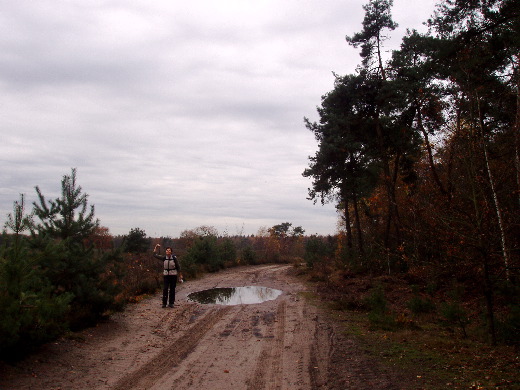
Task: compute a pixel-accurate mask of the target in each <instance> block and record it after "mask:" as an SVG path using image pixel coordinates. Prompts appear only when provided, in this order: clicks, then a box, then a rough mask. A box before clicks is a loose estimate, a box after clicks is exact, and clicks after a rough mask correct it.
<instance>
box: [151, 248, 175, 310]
mask: <svg viewBox="0 0 520 390" xmlns="http://www.w3.org/2000/svg"><path fill="white" fill-rule="evenodd" d="M157 248H159V250H160V248H161V245H159V244H157V245H155V247H154V248H153V257H155V258H156V259H159V260H162V262H163V269H164V271H163V275H164V287H163V297H162V307H166V305H167V304H168V299H169V307H173V305H174V304H175V287H177V277H179V278H180V279H181V280H182V274H181V267H180V265H179V261H178V260H177V256H175V255H174V254H173V251H172V248H171V247H166V255H161V254H158V253H157Z"/></svg>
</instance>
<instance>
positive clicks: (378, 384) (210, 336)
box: [0, 265, 404, 390]
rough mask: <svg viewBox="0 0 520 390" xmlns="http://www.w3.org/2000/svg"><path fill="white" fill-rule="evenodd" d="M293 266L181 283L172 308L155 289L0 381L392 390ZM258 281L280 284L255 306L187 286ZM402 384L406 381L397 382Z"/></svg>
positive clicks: (16, 385)
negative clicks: (200, 297)
mask: <svg viewBox="0 0 520 390" xmlns="http://www.w3.org/2000/svg"><path fill="white" fill-rule="evenodd" d="M291 269H292V267H291V266H288V265H262V266H255V267H240V268H236V269H231V270H227V271H224V272H220V273H217V274H212V275H208V276H206V277H204V278H203V279H200V280H196V281H192V282H186V283H184V284H180V285H179V286H178V288H177V304H176V307H175V308H174V309H162V308H161V307H160V302H159V297H158V296H156V297H154V298H151V299H147V300H145V301H142V302H141V303H139V304H136V305H132V306H129V308H128V309H127V310H126V311H125V312H123V313H120V314H117V315H115V316H114V317H113V318H112V319H111V320H110V321H108V322H107V323H103V324H101V325H99V326H97V327H96V328H93V329H88V330H86V331H84V332H82V333H81V336H82V339H81V340H70V339H66V340H65V339H64V340H59V341H58V342H56V343H51V344H49V345H47V346H45V347H44V348H43V349H42V350H41V351H40V352H38V353H37V354H35V355H33V356H31V357H29V358H28V359H26V360H25V361H22V362H19V363H17V364H16V365H15V366H6V365H2V366H0V369H1V370H2V372H1V373H0V389H2V390H7V389H13V390H15V389H72V390H77V389H118V390H123V389H124V390H130V389H147V390H148V389H156V390H162V389H179V390H180V389H194V390H198V389H211V390H218V389H226V390H230V389H234V390H241V389H318V388H320V389H350V388H351V389H364V388H366V389H371V390H374V389H399V388H402V387H401V386H398V385H396V384H395V383H396V379H395V377H392V376H391V375H390V374H388V373H387V372H386V371H385V370H382V369H381V368H380V366H379V365H378V364H377V363H376V362H374V361H372V360H371V359H369V358H367V357H365V356H363V353H362V352H361V351H359V348H358V347H357V346H356V344H355V343H354V342H353V341H352V340H348V339H345V338H344V337H342V336H341V335H339V332H338V331H337V330H336V329H337V328H336V326H335V325H334V324H332V323H330V322H328V321H327V320H326V316H324V315H323V314H321V311H320V308H319V307H317V306H316V305H312V304H309V303H308V302H307V301H306V300H305V299H304V298H303V297H302V296H301V292H303V291H305V285H304V284H302V283H301V281H300V280H299V279H298V278H296V277H294V276H291ZM253 285H254V286H264V287H270V288H275V289H279V290H282V291H283V294H282V295H281V296H279V297H278V298H277V299H276V300H273V301H267V302H264V303H260V304H252V305H236V306H222V305H201V304H198V303H194V302H191V301H188V300H187V295H188V294H189V293H191V292H194V291H198V290H204V289H208V288H213V287H237V286H253ZM403 388H404V387H403Z"/></svg>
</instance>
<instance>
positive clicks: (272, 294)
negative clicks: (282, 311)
mask: <svg viewBox="0 0 520 390" xmlns="http://www.w3.org/2000/svg"><path fill="white" fill-rule="evenodd" d="M281 293H282V291H280V290H275V289H273V288H267V287H259V286H247V287H222V288H212V289H210V290H203V291H197V292H194V293H191V294H189V295H188V299H189V300H191V301H194V302H198V303H202V304H210V303H212V304H217V305H249V304H253V303H262V302H265V301H272V300H273V299H276V298H278V296H279V295H280V294H281Z"/></svg>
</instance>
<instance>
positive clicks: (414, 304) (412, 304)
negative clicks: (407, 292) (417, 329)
mask: <svg viewBox="0 0 520 390" xmlns="http://www.w3.org/2000/svg"><path fill="white" fill-rule="evenodd" d="M407 306H408V309H410V311H411V312H412V313H413V314H416V315H418V314H426V313H432V312H434V311H435V304H434V303H433V302H432V301H431V300H430V299H428V298H422V297H420V296H418V295H416V296H414V297H413V298H412V299H410V300H409V301H408V303H407Z"/></svg>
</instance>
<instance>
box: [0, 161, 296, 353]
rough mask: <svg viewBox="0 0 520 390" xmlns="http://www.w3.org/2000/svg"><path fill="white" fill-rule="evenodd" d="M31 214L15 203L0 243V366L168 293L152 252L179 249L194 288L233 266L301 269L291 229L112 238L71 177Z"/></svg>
mask: <svg viewBox="0 0 520 390" xmlns="http://www.w3.org/2000/svg"><path fill="white" fill-rule="evenodd" d="M36 192H37V195H38V201H37V202H34V203H33V205H32V206H33V208H32V210H31V211H28V210H27V206H26V204H25V197H24V196H23V195H22V196H21V197H20V199H19V200H18V201H15V202H14V205H13V212H12V213H10V214H9V215H8V216H7V221H6V222H5V226H4V232H3V234H2V236H1V238H0V359H5V360H16V359H18V358H21V357H23V356H25V355H26V354H27V353H28V352H31V351H32V350H33V349H34V348H36V347H38V346H39V345H41V344H43V343H45V342H48V341H51V340H54V339H56V338H57V337H60V336H62V335H64V334H66V333H67V332H69V331H71V330H72V331H74V330H79V329H82V328H85V327H88V326H92V325H94V324H96V323H97V322H98V321H100V320H102V319H104V318H106V317H107V316H109V315H110V314H111V313H113V312H115V311H118V310H122V309H123V308H124V307H125V305H126V304H127V303H129V302H136V301H138V300H139V299H141V298H142V297H143V296H146V295H147V294H153V293H155V292H156V291H157V289H158V288H160V287H161V283H162V280H161V275H162V264H161V262H158V261H157V260H156V259H154V258H153V257H152V256H151V251H152V247H153V246H154V245H155V244H156V243H161V244H162V246H163V248H164V247H166V246H172V247H173V248H174V252H175V253H176V254H177V255H178V257H179V259H180V262H181V264H182V268H183V274H184V276H185V278H186V279H187V280H193V279H194V278H196V277H198V276H200V275H202V274H203V273H206V272H217V271H219V270H221V269H224V268H227V267H233V266H238V265H254V264H261V263H266V262H287V261H294V262H301V258H302V257H303V255H304V254H303V253H304V242H305V240H306V238H305V237H304V236H303V235H304V230H303V229H302V228H301V227H292V224H291V223H288V222H285V223H281V224H279V225H275V226H273V227H271V228H262V229H261V230H260V231H259V234H258V235H257V236H250V237H245V236H235V237H230V236H225V235H224V236H222V235H220V234H219V233H218V231H217V230H216V229H215V228H213V227H209V226H201V227H199V228H196V229H193V230H186V231H184V232H183V233H182V234H181V236H180V237H179V238H171V237H161V238H151V237H148V236H147V235H146V232H145V231H144V230H142V229H140V228H133V229H131V230H130V232H129V233H128V234H127V235H125V236H112V235H111V234H110V232H109V229H108V228H106V227H103V226H101V225H100V221H99V220H98V219H96V218H95V213H94V206H89V205H88V195H87V194H86V193H84V192H83V190H82V188H81V186H79V185H78V184H77V181H76V170H75V169H72V171H71V174H70V175H64V176H63V179H62V181H61V196H60V197H58V198H56V199H54V200H47V199H46V198H45V196H44V195H43V194H42V193H41V191H40V189H39V188H38V187H36Z"/></svg>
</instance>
